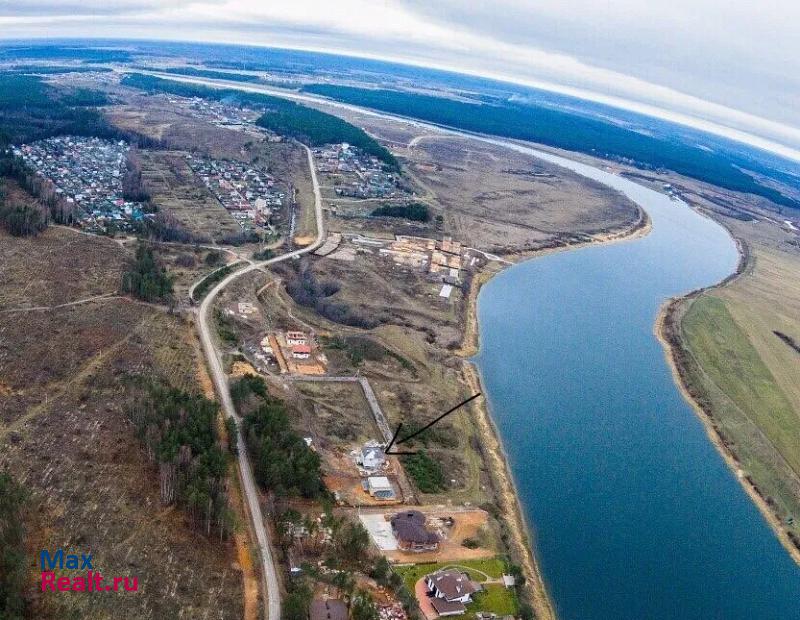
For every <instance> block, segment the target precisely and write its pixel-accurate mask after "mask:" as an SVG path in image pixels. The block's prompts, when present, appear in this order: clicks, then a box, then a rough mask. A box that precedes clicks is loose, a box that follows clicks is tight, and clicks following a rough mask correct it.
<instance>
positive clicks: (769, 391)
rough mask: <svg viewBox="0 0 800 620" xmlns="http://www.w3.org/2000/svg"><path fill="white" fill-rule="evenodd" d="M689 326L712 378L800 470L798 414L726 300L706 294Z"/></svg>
mask: <svg viewBox="0 0 800 620" xmlns="http://www.w3.org/2000/svg"><path fill="white" fill-rule="evenodd" d="M683 329H684V333H685V334H686V337H687V338H688V341H689V342H690V343H691V344H690V346H691V349H692V353H693V354H694V356H695V358H696V359H697V361H698V362H699V364H700V365H701V366H702V368H703V372H704V373H705V374H706V375H707V377H708V379H709V380H711V381H713V383H714V384H716V386H717V387H719V388H720V389H721V390H722V391H723V392H724V393H725V394H726V395H727V396H728V397H729V398H730V399H731V401H733V404H734V406H735V407H736V408H738V409H739V410H740V411H741V413H742V414H744V415H745V416H746V417H747V418H748V419H750V420H752V421H753V422H754V423H755V424H756V425H757V426H758V427H759V428H760V429H761V430H762V431H763V432H764V434H765V435H766V436H767V438H768V439H769V441H770V442H771V443H772V444H773V445H774V446H775V448H776V449H777V450H778V452H780V453H781V455H782V456H783V457H784V458H785V459H786V460H787V461H788V462H789V464H790V465H791V466H792V468H793V469H795V471H800V451H798V449H797V447H798V446H800V424H799V423H798V418H797V414H796V413H795V412H794V410H793V409H792V405H791V403H790V402H789V400H788V399H787V398H786V395H785V394H784V393H783V391H782V390H781V389H780V387H779V386H778V384H777V383H776V381H775V377H773V376H772V373H771V372H770V371H769V369H768V368H767V367H766V366H765V365H764V362H763V361H762V360H761V358H760V357H759V355H758V352H757V351H756V349H755V347H754V346H753V345H752V344H751V343H750V341H749V340H748V338H747V335H746V334H745V333H744V332H743V331H742V330H741V329H740V328H739V326H738V325H737V324H736V322H735V321H734V320H733V317H732V316H731V314H730V312H728V309H727V307H726V305H725V302H723V301H722V300H721V299H718V298H716V297H710V296H703V297H700V298H699V299H698V300H697V301H695V302H694V303H693V304H692V306H691V307H690V308H689V310H688V311H687V313H686V316H685V317H684V320H683Z"/></svg>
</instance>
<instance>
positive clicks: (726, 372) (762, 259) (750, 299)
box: [680, 223, 800, 536]
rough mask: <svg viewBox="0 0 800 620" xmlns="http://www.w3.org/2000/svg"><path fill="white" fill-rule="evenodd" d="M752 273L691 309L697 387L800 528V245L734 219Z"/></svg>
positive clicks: (773, 502)
mask: <svg viewBox="0 0 800 620" xmlns="http://www.w3.org/2000/svg"><path fill="white" fill-rule="evenodd" d="M732 226H733V227H734V232H735V233H737V234H739V235H740V236H742V237H743V238H744V239H745V240H746V241H747V242H748V246H749V247H750V250H751V256H752V258H751V261H750V264H749V265H748V267H747V269H746V270H745V272H744V274H743V275H742V276H741V277H740V278H738V279H736V280H735V281H733V282H732V283H730V284H728V285H726V286H724V287H722V288H721V289H718V290H714V291H711V292H709V293H704V294H702V295H700V296H699V297H698V298H697V299H695V300H693V301H691V302H688V304H684V307H683V308H682V311H683V317H682V319H681V323H680V325H681V328H680V337H681V342H682V344H683V346H684V347H685V349H686V352H687V353H688V356H687V357H686V360H685V364H684V366H685V368H684V374H685V377H686V381H687V384H688V388H689V390H690V392H692V394H693V395H694V396H695V398H697V399H698V400H699V402H700V403H701V405H702V406H703V408H704V410H705V411H706V412H707V413H708V414H709V415H710V416H711V418H712V420H713V423H714V425H715V427H716V428H717V429H718V431H719V433H720V435H721V436H722V440H723V442H724V443H725V445H726V446H727V447H728V448H729V449H730V450H731V452H733V454H734V455H735V456H736V458H737V460H738V461H739V463H740V466H741V469H742V471H743V475H745V476H748V477H749V479H750V480H751V481H752V483H753V484H754V485H755V486H756V488H757V489H758V492H759V493H760V494H761V495H762V496H763V497H764V499H765V501H766V502H767V504H768V505H769V506H770V507H771V508H772V510H773V511H774V513H775V514H776V515H777V516H778V518H779V519H780V520H781V521H782V523H783V525H784V527H786V529H787V530H789V531H791V532H793V533H794V534H795V535H798V536H800V528H799V527H798V520H800V385H798V383H799V382H798V381H797V377H798V376H800V354H798V353H797V351H795V350H794V349H792V348H791V347H790V346H789V345H787V344H786V343H785V342H784V341H782V340H781V339H780V338H778V337H777V336H776V334H775V332H776V331H779V332H781V333H784V334H788V335H789V336H791V337H793V338H795V339H797V338H798V337H800V249H797V248H796V246H793V245H792V244H791V243H787V240H788V241H791V237H790V236H789V235H788V234H787V233H786V232H785V231H780V230H779V229H777V228H776V227H774V226H769V225H767V224H753V223H734V224H732Z"/></svg>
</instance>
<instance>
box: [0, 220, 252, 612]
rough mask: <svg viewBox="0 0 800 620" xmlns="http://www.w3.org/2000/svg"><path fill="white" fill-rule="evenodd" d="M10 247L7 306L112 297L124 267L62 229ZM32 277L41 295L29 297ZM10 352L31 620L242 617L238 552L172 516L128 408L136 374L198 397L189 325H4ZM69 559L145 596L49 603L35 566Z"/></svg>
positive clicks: (9, 428) (6, 410) (0, 433)
mask: <svg viewBox="0 0 800 620" xmlns="http://www.w3.org/2000/svg"><path fill="white" fill-rule="evenodd" d="M0 248H2V252H3V255H4V258H3V260H2V269H3V272H2V273H3V278H4V285H3V291H4V293H5V294H6V297H5V299H4V305H6V304H7V303H9V302H10V303H11V304H13V305H14V306H17V305H22V306H30V305H39V304H42V303H43V302H44V303H53V302H59V303H66V302H69V301H74V300H75V299H76V298H80V297H82V296H84V295H86V294H87V293H97V292H105V291H106V289H107V288H111V287H112V285H113V286H116V284H117V283H118V281H119V265H120V264H121V263H122V261H123V260H124V259H125V254H124V250H123V249H122V248H121V247H120V246H119V245H117V244H116V243H114V242H112V241H109V240H106V239H98V238H93V237H89V236H86V235H82V234H79V233H76V232H71V231H66V230H58V229H51V230H49V231H47V233H46V234H44V235H42V236H41V237H39V238H37V239H34V240H30V239H24V240H21V239H11V238H8V237H5V236H3V237H2V238H0ZM73 253H74V254H73ZM40 257H41V258H40ZM56 257H58V258H56ZM78 260H80V261H81V262H80V264H79V265H77V264H73V261H78ZM37 261H38V262H37ZM32 265H33V266H32ZM25 272H28V273H34V274H35V276H36V285H35V286H25V282H24V280H22V279H21V275H20V274H23V273H25ZM83 273H86V274H88V276H89V277H88V278H87V279H85V280H84V279H82V278H81V274H83ZM111 290H115V289H114V288H111ZM0 342H2V347H0V383H1V384H2V385H3V386H5V389H4V390H3V391H2V392H0V411H2V412H3V415H2V419H0V470H4V471H8V472H10V473H11V474H12V475H13V476H14V477H15V478H16V479H17V480H18V481H20V482H21V483H22V485H23V486H24V487H25V488H26V489H27V490H28V492H29V501H28V505H27V508H28V509H27V512H26V520H25V526H26V529H27V532H28V548H29V553H30V559H31V561H30V566H31V579H30V589H29V591H28V592H26V596H27V597H28V599H29V600H30V601H31V604H32V608H33V609H32V614H33V615H32V617H36V618H42V619H47V618H73V617H74V618H98V619H111V618H137V619H138V618H142V619H153V620H160V619H161V618H177V617H181V618H198V619H199V618H211V617H214V618H241V617H242V594H241V593H242V573H241V570H240V569H239V568H237V567H235V566H234V562H235V560H236V555H235V549H234V546H233V544H232V543H228V542H219V541H218V540H212V539H207V538H204V537H203V536H201V535H198V534H197V533H195V532H194V531H192V530H190V529H189V527H188V525H187V520H186V517H185V515H184V513H183V512H182V511H181V510H179V509H177V508H174V507H169V508H164V507H163V506H161V503H160V500H159V481H158V471H157V468H155V467H154V466H153V465H152V464H151V463H150V462H149V461H148V460H147V459H146V456H145V454H144V451H143V450H142V449H141V447H140V444H139V442H138V440H137V439H136V437H135V436H134V433H133V429H132V427H131V425H130V424H129V423H128V421H127V419H126V416H125V414H124V412H123V410H122V405H123V403H124V401H125V398H126V396H127V388H126V384H125V382H124V380H125V377H126V376H128V375H130V374H131V373H135V374H145V375H152V376H157V377H162V378H164V379H165V380H168V381H169V382H171V383H172V384H174V385H176V386H179V387H183V388H186V389H196V387H197V367H198V364H197V362H198V359H197V357H195V354H196V344H195V342H194V334H193V330H192V329H191V326H190V325H189V324H187V323H185V322H184V321H183V320H182V319H180V318H178V317H176V316H170V315H168V314H166V313H165V312H164V311H163V310H161V309H157V308H155V307H152V306H148V305H146V304H141V303H136V302H132V301H129V300H127V299H114V300H106V301H102V302H94V303H87V304H85V305H81V306H72V307H64V308H59V309H54V310H42V311H28V312H15V313H13V314H0ZM59 547H62V548H66V549H72V550H75V551H76V552H84V553H87V552H91V553H92V554H93V558H94V566H95V568H96V569H97V570H101V571H102V573H103V574H104V575H106V576H135V577H137V578H138V586H139V591H138V592H137V593H136V594H133V593H121V594H117V595H115V596H78V595H75V596H64V595H63V594H48V595H42V594H41V593H40V592H39V591H38V587H37V581H36V575H35V557H36V556H37V554H38V551H39V550H41V549H50V550H54V549H57V548H59Z"/></svg>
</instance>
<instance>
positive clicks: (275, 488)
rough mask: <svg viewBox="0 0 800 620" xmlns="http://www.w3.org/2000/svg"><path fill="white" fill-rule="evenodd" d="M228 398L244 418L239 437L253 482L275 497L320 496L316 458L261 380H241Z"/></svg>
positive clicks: (283, 407) (284, 409)
mask: <svg viewBox="0 0 800 620" xmlns="http://www.w3.org/2000/svg"><path fill="white" fill-rule="evenodd" d="M231 398H233V402H234V405H235V406H236V408H237V410H238V411H239V413H240V415H243V417H244V420H243V425H242V436H243V439H244V441H245V442H246V444H247V447H248V449H249V450H250V452H251V454H252V456H253V473H254V474H255V477H256V481H257V482H258V483H259V484H260V485H261V486H262V487H263V488H265V489H268V490H269V491H271V492H273V493H274V494H275V495H276V496H278V497H294V496H299V497H304V498H307V499H315V498H320V497H323V496H324V494H325V486H324V484H323V483H322V473H321V470H320V465H321V461H320V457H319V455H318V454H317V453H316V452H314V451H313V450H311V448H309V447H308V445H306V442H305V441H304V440H303V438H302V437H300V435H298V434H297V433H295V432H294V431H293V430H292V428H291V423H290V421H289V415H288V412H287V410H286V405H285V404H284V403H283V401H281V400H278V399H276V398H273V397H272V396H270V395H269V393H268V392H267V388H266V384H265V383H264V380H263V379H262V378H261V377H256V376H252V375H248V376H245V377H242V378H241V379H239V380H238V381H237V382H236V383H235V384H234V385H233V387H232V389H231Z"/></svg>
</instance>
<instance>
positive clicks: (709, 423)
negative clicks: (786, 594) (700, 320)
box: [653, 218, 800, 565]
mask: <svg viewBox="0 0 800 620" xmlns="http://www.w3.org/2000/svg"><path fill="white" fill-rule="evenodd" d="M712 219H713V218H712ZM714 221H715V222H717V223H718V224H720V225H722V226H724V224H722V223H721V222H718V221H717V220H714ZM725 228H726V229H728V232H731V231H730V229H729V228H727V227H725ZM731 236H732V237H733V238H734V240H735V241H736V247H737V250H738V252H739V265H738V266H737V269H736V271H735V272H734V273H733V274H731V275H730V276H728V277H727V278H725V279H724V280H723V281H722V282H720V283H719V284H716V285H714V286H710V287H707V288H704V289H699V290H696V291H692V292H690V293H688V294H687V295H684V296H682V297H677V298H673V299H670V300H667V301H666V302H664V304H662V306H661V308H660V309H659V312H658V316H657V318H656V322H655V325H654V326H653V332H654V334H655V336H656V338H657V339H658V341H659V342H660V343H661V346H662V347H663V349H664V357H665V358H666V361H667V364H668V365H669V367H670V370H671V372H672V377H673V379H674V381H675V385H676V386H677V387H678V389H679V390H680V392H681V394H682V395H683V398H684V399H685V400H686V402H687V403H689V405H690V406H691V407H692V409H693V410H694V411H695V413H696V414H697V417H698V418H699V419H700V421H701V422H702V424H703V427H704V428H705V431H706V435H707V436H708V438H709V440H710V441H711V443H712V444H713V445H714V447H715V448H716V449H717V451H718V452H719V454H720V455H721V456H722V458H723V460H724V461H725V463H726V465H728V467H730V469H731V471H733V473H734V474H735V476H736V479H737V480H738V481H739V483H740V484H741V485H742V487H743V488H744V490H745V492H746V493H747V495H748V496H749V497H750V499H752V500H753V503H754V504H755V505H756V507H757V508H758V510H759V511H760V512H761V514H762V515H763V517H764V519H765V520H766V521H767V523H769V525H770V527H771V528H772V530H773V531H774V532H775V535H776V536H777V537H778V540H780V542H781V544H782V545H783V546H784V547H785V548H786V550H787V551H788V552H789V555H790V556H791V557H792V559H793V560H794V561H795V562H796V563H797V564H799V565H800V549H798V548H797V546H795V544H794V543H793V542H792V540H791V539H790V538H789V535H788V532H787V530H786V528H784V527H783V525H782V523H781V520H780V518H779V517H778V516H777V515H776V514H775V512H774V511H773V510H772V508H770V506H769V504H768V503H767V502H766V500H765V499H764V497H763V496H762V494H761V493H760V492H759V490H758V487H757V486H756V485H755V484H754V483H753V482H752V481H751V480H750V479H748V477H747V476H746V474H745V472H744V471H743V470H742V468H741V463H740V462H739V459H738V457H737V456H736V452H735V451H734V450H733V449H731V447H730V445H729V444H728V443H727V442H726V441H725V439H724V437H723V436H722V435H721V434H720V432H719V430H718V428H717V426H716V424H715V422H714V419H713V417H712V416H711V415H709V412H708V411H706V410H705V409H704V408H703V407H702V405H701V404H700V403H699V402H698V401H697V400H696V399H695V398H694V397H693V396H692V394H691V393H690V392H689V389H688V387H687V383H686V381H685V379H684V377H685V376H686V373H687V369H686V368H684V367H683V365H682V364H681V362H680V356H679V355H678V353H679V348H685V346H684V345H683V344H682V342H681V335H680V321H681V318H682V316H681V314H682V311H683V310H685V308H686V307H687V306H688V304H689V303H690V302H691V300H692V299H694V298H696V297H698V296H699V295H701V294H702V293H703V292H705V291H708V290H713V289H718V288H721V287H723V286H726V285H728V284H730V283H731V282H733V281H734V280H736V279H737V278H739V277H741V276H742V275H743V274H744V273H746V272H747V271H748V270H749V269H750V268H752V257H751V255H750V252H749V250H748V248H747V245H746V244H745V243H744V242H743V240H741V239H738V238H736V237H735V236H733V234H732V233H731Z"/></svg>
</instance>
